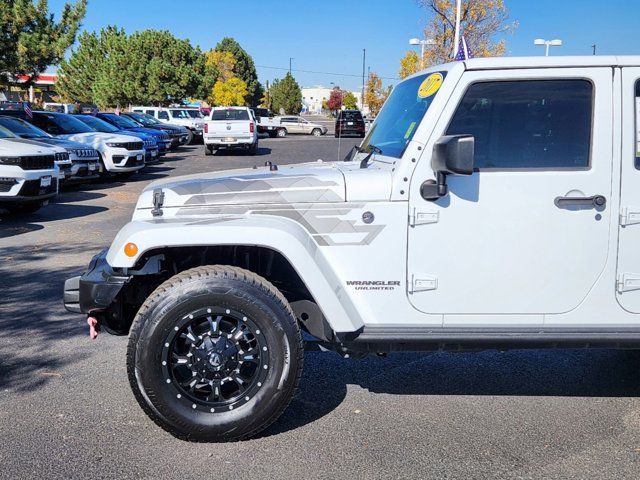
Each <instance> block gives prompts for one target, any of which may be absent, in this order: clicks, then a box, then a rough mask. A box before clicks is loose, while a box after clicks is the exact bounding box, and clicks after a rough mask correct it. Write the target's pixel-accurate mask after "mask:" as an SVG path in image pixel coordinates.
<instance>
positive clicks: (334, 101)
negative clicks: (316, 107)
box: [327, 87, 342, 112]
mask: <svg viewBox="0 0 640 480" xmlns="http://www.w3.org/2000/svg"><path fill="white" fill-rule="evenodd" d="M327 107H328V108H329V110H331V111H332V112H335V111H336V110H340V109H341V108H342V90H340V87H335V88H334V89H333V90H331V93H330V94H329V100H327Z"/></svg>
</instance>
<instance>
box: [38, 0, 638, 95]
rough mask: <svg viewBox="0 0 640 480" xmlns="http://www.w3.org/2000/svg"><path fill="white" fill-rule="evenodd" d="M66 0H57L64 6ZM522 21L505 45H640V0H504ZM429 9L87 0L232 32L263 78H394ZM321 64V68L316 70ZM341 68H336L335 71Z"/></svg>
mask: <svg viewBox="0 0 640 480" xmlns="http://www.w3.org/2000/svg"><path fill="white" fill-rule="evenodd" d="M64 3H65V0H50V2H49V5H50V9H51V11H52V12H53V13H54V14H59V13H60V11H61V9H62V5H63V4H64ZM505 4H506V5H507V7H508V9H509V14H510V17H511V20H512V21H517V22H518V24H519V26H518V28H517V29H516V30H515V32H514V33H513V34H510V35H507V36H506V37H505V39H506V41H507V54H508V55H512V56H523V55H525V56H526V55H540V54H543V53H544V51H543V47H536V46H534V45H533V40H534V39H535V38H545V39H555V38H560V39H562V40H563V41H564V46H562V47H559V48H558V47H556V48H553V49H552V54H556V55H590V54H591V53H592V47H591V46H592V45H593V44H596V45H597V52H598V54H616V55H629V54H640V43H639V42H638V41H637V33H636V32H637V24H638V18H639V17H640V1H638V0H607V1H606V2H603V1H602V0H505ZM426 23H427V12H426V10H425V9H423V8H421V7H420V6H419V5H418V3H417V2H416V1H414V0H323V1H310V0H235V1H229V0H189V1H188V2H187V1H180V2H178V1H175V0H128V1H127V0H89V6H88V11H87V16H86V18H85V20H84V24H83V29H85V30H89V31H94V30H100V29H101V28H102V27H105V26H107V25H117V26H119V27H123V28H124V29H125V30H126V31H127V33H131V32H133V31H136V30H144V29H147V28H154V29H160V30H165V29H166V30H169V31H171V32H172V33H173V34H174V35H175V36H177V37H179V38H185V39H188V40H190V41H191V43H192V44H194V45H198V46H199V47H200V48H202V49H203V50H209V49H211V48H213V47H215V45H216V43H217V42H218V41H219V40H221V39H222V38H223V37H225V36H229V37H233V38H235V39H236V40H237V41H238V42H239V43H240V45H242V47H243V48H244V49H245V50H246V51H247V52H248V53H249V54H250V55H251V56H252V57H253V59H254V62H255V64H256V66H257V70H258V76H259V79H260V81H261V82H262V83H264V82H265V81H267V80H268V81H270V82H271V81H272V80H273V79H274V78H282V76H284V75H285V74H286V72H287V71H288V70H289V59H290V58H293V59H292V60H291V64H292V68H293V75H294V76H295V77H296V79H297V80H298V83H300V85H301V86H315V85H324V86H332V85H331V83H332V82H333V84H334V85H338V86H340V87H342V88H344V89H350V90H358V89H360V88H361V85H362V61H363V58H362V57H363V49H366V60H365V61H366V63H365V65H366V70H367V71H369V70H371V71H375V72H376V73H378V75H380V76H381V77H383V79H384V82H385V83H386V84H393V83H395V82H396V81H397V74H398V66H399V60H400V58H401V57H402V56H403V55H404V54H405V53H406V52H407V50H409V49H411V48H415V47H411V46H409V44H408V41H409V39H410V38H412V37H422V31H423V29H424V27H425V25H426ZM310 72H315V73H310ZM333 74H337V75H333Z"/></svg>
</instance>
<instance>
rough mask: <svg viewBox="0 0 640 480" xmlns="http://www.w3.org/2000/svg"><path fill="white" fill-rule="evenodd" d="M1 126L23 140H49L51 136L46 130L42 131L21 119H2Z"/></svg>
mask: <svg viewBox="0 0 640 480" xmlns="http://www.w3.org/2000/svg"><path fill="white" fill-rule="evenodd" d="M0 125H2V126H3V127H5V128H8V129H9V130H11V131H12V132H13V133H15V134H16V135H18V136H19V137H22V138H43V137H46V138H49V137H51V135H49V134H48V133H47V132H45V131H44V130H40V129H39V128H38V127H35V126H33V125H31V124H30V123H29V122H25V121H24V120H22V119H20V118H9V117H0Z"/></svg>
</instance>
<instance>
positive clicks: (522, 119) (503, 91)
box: [447, 80, 593, 169]
mask: <svg viewBox="0 0 640 480" xmlns="http://www.w3.org/2000/svg"><path fill="white" fill-rule="evenodd" d="M592 99H593V86H592V84H591V83H590V82H588V81H586V80H527V81H508V82H486V83H476V84H475V85H472V86H471V87H470V88H469V90H468V91H467V93H466V94H465V96H464V98H463V99H462V102H461V103H460V105H459V106H458V110H457V111H456V113H455V115H454V117H453V120H452V122H451V124H450V126H449V129H448V130H447V135H456V134H470V135H473V136H474V137H475V166H476V168H500V169H506V168H508V169H511V168H542V169H545V168H547V169H548V168H588V167H589V152H590V148H591V117H592V110H593V108H592V104H593V100H592Z"/></svg>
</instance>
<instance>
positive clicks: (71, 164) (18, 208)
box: [0, 109, 189, 213]
mask: <svg viewBox="0 0 640 480" xmlns="http://www.w3.org/2000/svg"><path fill="white" fill-rule="evenodd" d="M188 139H189V131H188V130H187V129H186V128H185V127H182V126H178V125H170V124H165V123H162V122H159V121H157V120H156V119H155V118H153V117H151V116H149V115H147V114H144V113H135V112H130V113H123V114H122V115H116V114H113V113H96V114H95V115H87V114H76V115H71V114H67V113H59V112H51V111H33V112H29V114H28V113H27V112H26V111H24V110H16V109H10V110H9V109H7V110H0V209H1V210H2V211H8V212H10V213H15V212H25V213H26V212H33V211H36V210H37V209H39V208H40V207H42V206H43V205H46V204H47V203H48V202H49V201H50V200H51V198H53V197H54V196H55V195H56V194H57V193H58V189H59V186H60V185H64V184H74V183H81V182H87V181H92V180H97V179H99V178H100V177H108V176H113V175H118V176H120V177H126V176H129V175H131V174H133V173H135V172H137V171H139V170H141V169H142V168H144V166H145V165H147V164H150V163H155V162H157V161H158V160H159V159H160V157H162V156H163V155H165V154H166V153H167V152H168V151H169V150H174V149H176V148H178V147H179V146H181V145H184V144H186V143H188Z"/></svg>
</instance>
